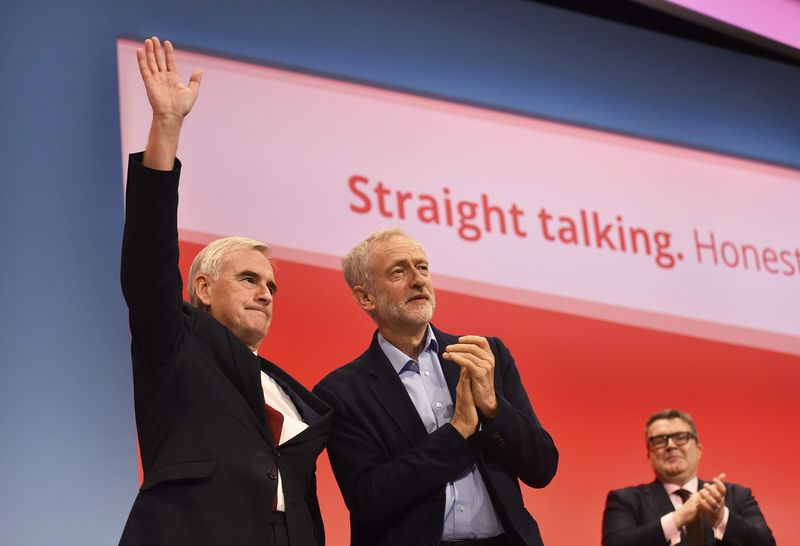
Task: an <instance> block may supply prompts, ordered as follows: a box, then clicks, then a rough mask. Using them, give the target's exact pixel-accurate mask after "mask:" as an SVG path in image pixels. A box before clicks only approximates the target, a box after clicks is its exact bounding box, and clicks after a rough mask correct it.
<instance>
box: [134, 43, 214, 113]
mask: <svg viewBox="0 0 800 546" xmlns="http://www.w3.org/2000/svg"><path fill="white" fill-rule="evenodd" d="M144 46H145V48H144V50H141V49H137V50H136V59H137V61H138V62H139V72H140V73H141V75H142V81H143V82H144V86H145V89H146V90H147V98H148V100H149V101H150V106H151V107H152V109H153V117H161V118H167V117H175V118H177V119H183V117H185V116H186V114H188V113H189V112H190V111H191V109H192V106H194V103H195V101H196V100H197V92H198V90H199V88H200V77H201V72H200V71H199V70H196V71H195V72H194V73H193V74H192V76H191V78H189V84H188V85H184V83H183V81H181V76H180V73H179V72H178V64H177V63H176V62H175V51H174V50H173V48H172V44H171V43H170V42H169V41H165V42H164V47H163V48H162V47H161V42H159V40H158V38H156V37H153V38H148V39H147V40H145V41H144Z"/></svg>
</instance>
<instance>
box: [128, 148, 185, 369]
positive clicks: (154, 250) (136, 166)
mask: <svg viewBox="0 0 800 546" xmlns="http://www.w3.org/2000/svg"><path fill="white" fill-rule="evenodd" d="M179 177H180V162H179V161H178V160H176V161H175V167H174V168H173V170H172V171H157V170H153V169H148V168H147V167H145V166H143V165H142V153H141V152H140V153H137V154H131V156H130V158H129V160H128V182H127V188H126V198H125V229H124V233H123V237H122V264H121V274H120V277H121V283H122V293H123V295H124V296H125V301H126V302H127V304H128V311H129V320H130V328H131V337H132V341H131V343H132V350H133V351H134V352H138V353H139V354H140V356H141V358H138V359H134V361H135V362H141V363H147V365H157V364H159V363H162V362H165V361H166V360H167V359H168V358H169V356H171V355H172V354H173V353H174V351H175V350H176V348H177V345H178V342H179V340H180V336H181V332H182V331H183V328H182V321H183V314H182V303H183V302H182V282H181V276H180V270H179V268H178V221H177V208H178V179H179Z"/></svg>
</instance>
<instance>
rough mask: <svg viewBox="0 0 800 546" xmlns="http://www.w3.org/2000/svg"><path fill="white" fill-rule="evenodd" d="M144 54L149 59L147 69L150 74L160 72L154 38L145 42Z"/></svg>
mask: <svg viewBox="0 0 800 546" xmlns="http://www.w3.org/2000/svg"><path fill="white" fill-rule="evenodd" d="M144 53H145V57H146V59H147V68H148V69H149V70H150V73H151V74H152V73H153V72H158V63H157V62H156V53H155V44H154V42H153V39H152V38H148V39H147V40H145V41H144Z"/></svg>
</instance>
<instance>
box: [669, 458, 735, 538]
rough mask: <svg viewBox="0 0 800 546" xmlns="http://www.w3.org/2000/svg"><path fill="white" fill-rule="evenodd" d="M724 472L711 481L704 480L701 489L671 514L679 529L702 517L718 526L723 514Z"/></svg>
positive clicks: (713, 525)
mask: <svg viewBox="0 0 800 546" xmlns="http://www.w3.org/2000/svg"><path fill="white" fill-rule="evenodd" d="M724 479H725V473H724V472H723V473H721V474H719V475H718V476H717V477H715V478H714V479H713V480H712V481H710V482H706V483H705V484H704V485H703V487H702V489H700V490H699V491H697V493H695V494H694V495H692V496H691V497H689V499H688V500H687V501H686V502H685V503H684V504H683V506H681V507H680V508H678V509H677V510H675V513H674V514H673V516H672V519H673V521H674V522H675V526H676V527H678V528H679V529H680V528H681V527H683V526H684V525H686V524H687V523H691V522H693V521H695V520H696V519H697V518H699V517H702V518H703V519H704V520H706V521H707V522H708V523H709V524H710V525H711V526H712V527H719V525H720V524H721V523H722V519H723V517H724V516H725V483H724V482H723V480H724Z"/></svg>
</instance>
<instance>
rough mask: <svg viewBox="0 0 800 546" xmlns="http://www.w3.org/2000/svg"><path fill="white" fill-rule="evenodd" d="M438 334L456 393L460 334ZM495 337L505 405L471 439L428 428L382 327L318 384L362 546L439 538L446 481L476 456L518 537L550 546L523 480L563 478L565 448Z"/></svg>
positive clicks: (355, 536) (355, 539)
mask: <svg viewBox="0 0 800 546" xmlns="http://www.w3.org/2000/svg"><path fill="white" fill-rule="evenodd" d="M433 331H434V334H435V336H436V339H437V341H438V343H439V360H440V362H441V365H442V370H443V371H444V376H445V379H446V381H447V384H448V387H449V389H450V394H451V396H452V397H453V400H455V386H456V384H457V383H458V377H459V371H460V369H459V367H458V366H457V365H456V364H453V363H452V362H450V361H448V360H444V359H442V352H443V351H444V348H445V347H446V346H448V345H450V344H453V343H456V341H457V338H456V337H454V336H452V335H449V334H445V333H443V332H440V331H439V330H437V329H435V328H434V330H433ZM489 344H490V346H491V349H492V352H493V353H494V356H495V361H496V364H495V367H496V368H495V388H496V392H497V396H498V404H499V407H498V411H497V416H496V418H495V419H494V420H484V421H483V423H482V430H481V431H480V432H478V433H476V434H475V435H473V437H472V438H471V439H470V440H469V441H467V440H464V439H463V438H462V437H461V435H460V434H459V433H458V431H456V429H455V428H454V427H453V426H452V425H450V424H449V423H448V424H447V425H444V426H442V427H440V428H439V429H437V430H436V431H434V432H433V433H431V434H428V433H427V431H426V430H425V427H424V425H423V424H422V420H421V419H420V418H419V414H418V413H417V410H416V408H415V407H414V405H413V404H412V402H411V399H410V397H409V396H408V394H407V392H406V389H405V387H404V386H403V384H402V382H401V381H400V378H399V377H398V375H397V373H396V372H395V370H394V368H392V365H391V364H390V363H389V360H388V359H387V358H386V355H384V353H383V351H382V350H381V348H380V346H379V345H378V341H377V333H376V335H375V336H373V340H372V344H371V345H370V347H369V349H367V351H366V352H365V353H364V354H362V355H361V356H360V357H358V358H357V359H356V360H355V361H353V362H351V363H350V364H348V365H346V366H344V367H342V368H339V369H338V370H336V371H334V372H333V373H331V374H330V375H328V376H327V377H325V379H323V380H322V381H321V382H320V383H319V384H318V385H317V386H316V387H314V393H315V394H317V395H318V396H319V397H320V398H322V399H323V400H325V401H326V402H327V403H328V404H329V405H331V406H332V407H333V411H334V417H333V426H332V428H331V436H330V439H329V441H328V454H329V455H330V460H331V465H332V467H333V472H334V474H335V475H336V479H337V481H338V482H339V487H340V488H341V490H342V495H343V497H344V500H345V502H346V503H347V507H348V508H349V509H350V529H351V541H350V542H351V544H352V545H353V546H389V545H397V546H412V545H420V546H423V545H426V544H429V545H433V544H438V543H439V540H440V539H441V536H442V528H443V518H444V502H445V495H444V487H445V485H446V484H447V482H449V481H452V480H454V479H456V478H457V477H458V476H459V475H460V474H461V473H462V472H463V471H464V470H465V469H466V468H468V467H470V466H471V465H472V464H474V463H477V465H478V468H479V469H480V472H481V475H482V476H483V479H484V482H485V483H486V488H487V489H488V491H489V494H490V496H491V499H492V503H493V504H494V507H495V510H496V511H497V514H498V516H499V518H500V521H501V523H502V524H503V527H504V528H505V530H506V533H507V534H508V535H509V537H510V538H511V541H512V544H515V545H541V544H542V539H541V535H540V534H539V528H538V526H537V524H536V522H535V521H534V520H533V518H532V517H531V516H530V514H529V513H528V512H527V511H526V510H525V507H524V506H523V503H522V494H521V492H520V487H519V483H518V481H517V479H521V480H522V481H523V482H525V483H526V484H528V485H530V486H532V487H544V486H545V485H547V484H548V483H549V482H550V480H551V479H552V478H553V476H554V475H555V472H556V466H557V464H558V452H557V451H556V448H555V445H554V444H553V440H552V439H551V438H550V435H549V434H548V433H547V432H546V431H545V430H544V428H543V427H542V425H541V424H540V423H539V421H538V419H537V418H536V416H535V415H534V413H533V409H532V408H531V404H530V402H529V400H528V397H527V395H526V394H525V390H524V388H523V386H522V382H521V381H520V376H519V372H518V371H517V368H516V366H515V365H514V360H513V359H512V358H511V354H510V353H509V351H508V349H507V348H506V347H505V345H503V343H502V342H501V341H500V340H499V339H496V338H489Z"/></svg>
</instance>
